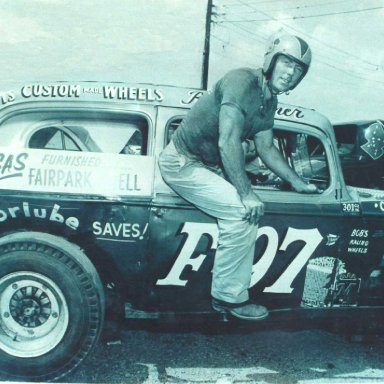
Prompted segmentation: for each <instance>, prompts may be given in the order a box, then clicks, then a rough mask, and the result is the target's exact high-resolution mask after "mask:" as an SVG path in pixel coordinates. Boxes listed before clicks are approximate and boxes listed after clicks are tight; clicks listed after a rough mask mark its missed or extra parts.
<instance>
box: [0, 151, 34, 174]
mask: <svg viewBox="0 0 384 384" xmlns="http://www.w3.org/2000/svg"><path fill="white" fill-rule="evenodd" d="M27 158H28V154H27V153H25V152H21V153H17V154H12V153H11V154H6V153H2V152H0V180H3V179H9V178H11V177H18V176H21V175H22V171H23V170H24V169H25V161H26V159H27Z"/></svg>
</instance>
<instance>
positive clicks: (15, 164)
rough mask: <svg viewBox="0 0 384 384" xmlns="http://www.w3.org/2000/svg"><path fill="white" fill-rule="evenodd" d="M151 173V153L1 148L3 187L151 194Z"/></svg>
mask: <svg viewBox="0 0 384 384" xmlns="http://www.w3.org/2000/svg"><path fill="white" fill-rule="evenodd" d="M153 172H154V158H153V157H150V156H130V155H117V154H103V153H90V152H86V153H85V152H82V153H79V152H70V151H68V152H64V153H62V154H58V151H54V150H39V149H25V150H23V151H20V152H14V151H11V150H10V149H9V148H0V188H2V189H12V190H22V191H34V192H35V191H36V192H37V191H39V192H63V193H64V192H67V193H81V194H91V195H95V194H97V195H103V196H139V197H142V196H151V195H152V180H153ZM4 179H6V181H5V180H4Z"/></svg>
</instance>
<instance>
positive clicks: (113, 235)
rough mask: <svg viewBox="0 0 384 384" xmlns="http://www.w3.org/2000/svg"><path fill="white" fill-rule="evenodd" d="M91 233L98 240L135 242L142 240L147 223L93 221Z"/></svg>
mask: <svg viewBox="0 0 384 384" xmlns="http://www.w3.org/2000/svg"><path fill="white" fill-rule="evenodd" d="M92 228H93V233H94V235H95V236H97V237H96V238H97V239H99V240H111V241H127V242H135V241H137V240H143V239H144V236H145V234H146V232H147V229H148V223H146V224H145V225H144V226H143V225H142V224H139V223H126V222H124V223H111V222H105V223H104V222H101V221H94V222H93V224H92Z"/></svg>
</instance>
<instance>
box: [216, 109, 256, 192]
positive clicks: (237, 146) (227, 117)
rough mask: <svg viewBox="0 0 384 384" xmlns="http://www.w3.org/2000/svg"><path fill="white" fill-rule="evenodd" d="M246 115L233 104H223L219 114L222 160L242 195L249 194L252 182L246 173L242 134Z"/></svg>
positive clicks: (228, 174) (232, 181)
mask: <svg viewBox="0 0 384 384" xmlns="http://www.w3.org/2000/svg"><path fill="white" fill-rule="evenodd" d="M243 126H244V116H243V115H242V113H241V112H240V111H239V110H237V108H235V107H233V106H227V105H223V106H222V107H221V110H220V116H219V150H220V156H221V161H222V163H223V166H224V170H225V173H226V175H227V177H228V179H229V181H230V182H231V183H232V184H233V185H234V186H235V188H236V189H237V191H238V193H239V195H240V197H243V196H245V195H247V194H248V193H249V191H250V189H251V183H250V181H249V179H248V177H247V175H246V174H245V161H244V150H243V147H242V145H241V135H242V132H243Z"/></svg>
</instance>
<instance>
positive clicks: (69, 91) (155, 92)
mask: <svg viewBox="0 0 384 384" xmlns="http://www.w3.org/2000/svg"><path fill="white" fill-rule="evenodd" d="M20 94H21V97H22V98H24V99H34V98H75V99H76V98H79V97H80V96H81V95H82V94H94V95H100V96H102V97H103V98H104V99H117V100H135V101H149V102H153V101H158V102H159V101H163V100H164V94H163V91H162V90H161V89H158V88H151V87H125V86H114V85H104V86H82V85H79V84H27V85H24V86H23V87H22V88H21V90H20ZM15 99H16V95H15V94H14V93H13V92H11V91H9V92H6V93H3V94H0V100H1V104H3V105H4V104H8V103H10V102H13V101H15Z"/></svg>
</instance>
